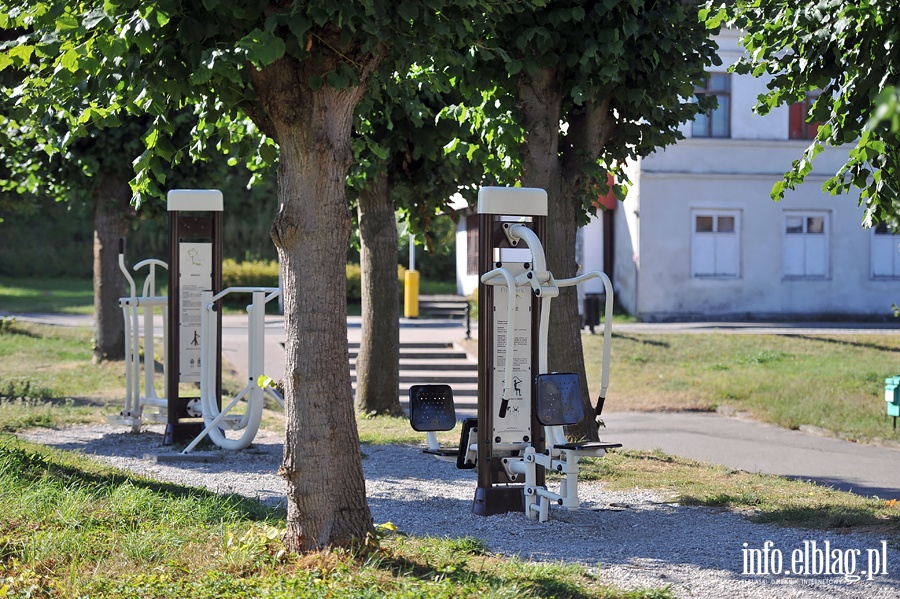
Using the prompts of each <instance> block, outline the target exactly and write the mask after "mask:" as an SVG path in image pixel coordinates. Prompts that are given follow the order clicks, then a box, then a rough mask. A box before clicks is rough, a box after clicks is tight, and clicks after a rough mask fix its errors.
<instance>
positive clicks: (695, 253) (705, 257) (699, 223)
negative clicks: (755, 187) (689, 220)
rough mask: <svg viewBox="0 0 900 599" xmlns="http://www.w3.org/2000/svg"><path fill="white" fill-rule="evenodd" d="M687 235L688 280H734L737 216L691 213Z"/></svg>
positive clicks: (729, 213) (701, 212)
mask: <svg viewBox="0 0 900 599" xmlns="http://www.w3.org/2000/svg"><path fill="white" fill-rule="evenodd" d="M693 225H694V227H693V232H692V234H691V237H692V239H691V276H693V277H737V276H738V256H739V254H740V252H739V250H740V233H739V231H740V226H739V225H740V212H738V211H707V210H703V211H695V212H694V213H693Z"/></svg>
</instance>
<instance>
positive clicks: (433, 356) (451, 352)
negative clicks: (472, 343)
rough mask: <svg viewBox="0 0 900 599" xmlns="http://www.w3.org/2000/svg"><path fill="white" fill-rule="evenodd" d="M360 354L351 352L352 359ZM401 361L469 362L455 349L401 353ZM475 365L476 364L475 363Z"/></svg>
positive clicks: (464, 353)
mask: <svg viewBox="0 0 900 599" xmlns="http://www.w3.org/2000/svg"><path fill="white" fill-rule="evenodd" d="M358 357H359V352H358V351H354V350H350V359H351V360H356V359H357V358H358ZM400 360H466V361H468V360H469V357H468V356H467V355H466V352H464V351H458V350H455V349H442V350H439V351H437V350H436V351H413V352H408V351H402V350H401V351H400ZM473 363H474V362H473Z"/></svg>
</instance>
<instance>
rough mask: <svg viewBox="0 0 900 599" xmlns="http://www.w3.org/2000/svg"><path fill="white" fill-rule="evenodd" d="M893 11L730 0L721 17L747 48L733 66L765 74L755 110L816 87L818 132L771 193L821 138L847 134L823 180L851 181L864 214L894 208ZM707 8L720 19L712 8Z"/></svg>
mask: <svg viewBox="0 0 900 599" xmlns="http://www.w3.org/2000/svg"><path fill="white" fill-rule="evenodd" d="M720 12H721V11H720ZM897 16H898V15H897V10H896V7H895V3H890V2H886V3H883V2H872V1H869V0H864V1H862V2H843V1H836V0H812V1H811V2H806V3H793V4H791V3H784V2H781V1H777V0H758V1H756V2H752V3H750V2H746V3H745V2H738V3H734V5H733V7H732V9H731V11H730V13H729V14H728V17H727V20H728V23H729V24H730V25H731V26H735V27H742V28H743V29H744V30H745V31H746V34H745V36H744V38H743V44H744V46H745V47H746V48H747V50H748V52H749V55H750V57H749V58H746V59H743V60H741V61H739V62H738V63H737V64H736V65H735V66H734V70H735V71H736V72H740V73H748V72H750V73H753V74H754V75H755V76H761V75H763V74H770V75H771V82H770V83H769V84H768V87H769V90H770V91H769V92H767V93H766V94H765V95H764V96H762V97H761V98H760V100H759V102H758V104H757V107H756V109H757V111H759V112H760V113H765V112H767V111H768V110H770V109H772V108H774V107H776V106H780V105H783V104H788V103H792V102H796V101H798V100H799V99H801V98H803V97H804V96H805V95H806V93H807V92H808V91H811V90H816V89H820V90H821V91H822V93H821V95H820V96H819V98H818V99H817V100H816V102H815V105H814V107H813V111H812V112H813V114H812V118H813V119H814V120H816V121H821V122H822V123H823V124H822V125H821V126H820V128H819V132H818V134H817V139H816V141H815V142H814V143H813V144H812V145H811V146H810V148H809V149H808V150H807V152H806V155H805V156H804V157H803V158H801V159H798V160H796V161H795V162H794V163H793V167H792V169H791V171H790V172H788V173H786V174H785V178H784V181H783V182H782V183H781V184H779V185H778V186H776V188H774V189H773V191H772V195H773V197H774V196H778V197H780V196H781V195H782V194H783V190H784V188H791V187H793V186H794V185H797V184H800V183H802V182H803V181H804V179H805V177H806V175H807V174H808V173H809V172H810V169H811V164H812V161H813V160H814V159H815V156H816V154H818V153H819V152H820V151H821V149H822V144H823V143H829V144H833V145H842V144H852V146H853V147H852V149H851V150H850V151H849V154H848V159H847V161H846V162H845V163H844V164H843V165H842V166H841V168H840V169H839V170H838V172H837V173H836V174H835V175H834V176H833V177H831V178H830V179H828V180H827V181H826V182H825V185H824V186H823V189H824V190H825V191H828V192H829V193H833V194H834V193H843V192H847V191H849V190H850V189H851V188H852V187H855V188H857V189H858V190H859V192H860V202H861V203H863V202H865V203H866V213H867V218H870V219H871V220H870V224H876V223H878V222H880V220H882V219H896V218H897V216H898V215H900V191H898V189H900V188H897V187H896V186H893V185H888V184H886V181H896V180H897V179H898V177H900V156H898V153H897V150H896V148H898V147H900V116H898V115H900V111H898V108H900V103H898V99H897V95H896V89H895V88H894V87H893V84H894V83H895V81H896V72H897V64H896V63H897V58H896V51H895V50H894V48H895V46H896V41H897V39H898V38H900V20H898V18H897ZM714 18H716V19H721V17H720V16H719V15H718V14H717V15H716V16H715V17H712V16H710V17H709V19H714Z"/></svg>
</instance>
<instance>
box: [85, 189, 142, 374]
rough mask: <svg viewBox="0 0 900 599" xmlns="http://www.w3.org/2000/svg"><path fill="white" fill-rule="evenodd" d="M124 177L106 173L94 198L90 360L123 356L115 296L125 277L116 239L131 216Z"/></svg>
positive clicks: (122, 334) (124, 232)
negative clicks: (92, 346) (92, 340)
mask: <svg viewBox="0 0 900 599" xmlns="http://www.w3.org/2000/svg"><path fill="white" fill-rule="evenodd" d="M133 212H134V211H133V209H132V207H131V187H129V185H128V177H127V176H121V175H115V174H111V175H107V176H106V177H105V178H104V179H103V181H102V182H101V183H100V186H99V187H98V188H97V191H96V197H95V200H94V348H93V361H94V363H95V364H96V363H99V362H102V361H104V360H123V359H125V324H124V322H123V320H122V311H121V309H120V308H119V298H121V297H122V296H124V295H125V278H124V277H123V276H122V272H121V271H120V270H119V239H120V238H124V237H126V236H127V234H128V223H129V222H130V221H131V219H132V217H133Z"/></svg>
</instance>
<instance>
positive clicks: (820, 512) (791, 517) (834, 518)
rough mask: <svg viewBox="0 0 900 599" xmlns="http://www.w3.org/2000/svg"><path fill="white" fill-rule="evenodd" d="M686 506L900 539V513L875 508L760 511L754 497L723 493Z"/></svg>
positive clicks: (755, 519)
mask: <svg viewBox="0 0 900 599" xmlns="http://www.w3.org/2000/svg"><path fill="white" fill-rule="evenodd" d="M679 503H681V504H682V505H692V506H705V507H724V508H732V509H747V508H750V509H758V511H756V512H755V513H753V514H752V515H750V516H749V519H750V520H751V521H752V522H756V523H758V524H776V525H779V526H789V527H800V528H810V529H817V530H836V531H840V530H851V529H852V530H853V532H864V531H865V530H873V531H874V530H880V531H884V532H886V533H890V534H891V535H893V536H895V537H900V510H897V513H896V514H891V515H884V514H879V513H877V512H876V511H875V510H873V509H872V508H865V507H854V506H846V505H834V506H803V505H796V506H790V505H789V506H784V507H778V508H764V507H763V508H760V507H759V506H760V504H761V503H762V499H761V498H758V497H756V496H755V495H753V494H752V493H738V494H728V493H721V494H717V495H712V496H709V497H695V496H691V495H686V496H683V497H680V498H679Z"/></svg>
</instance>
